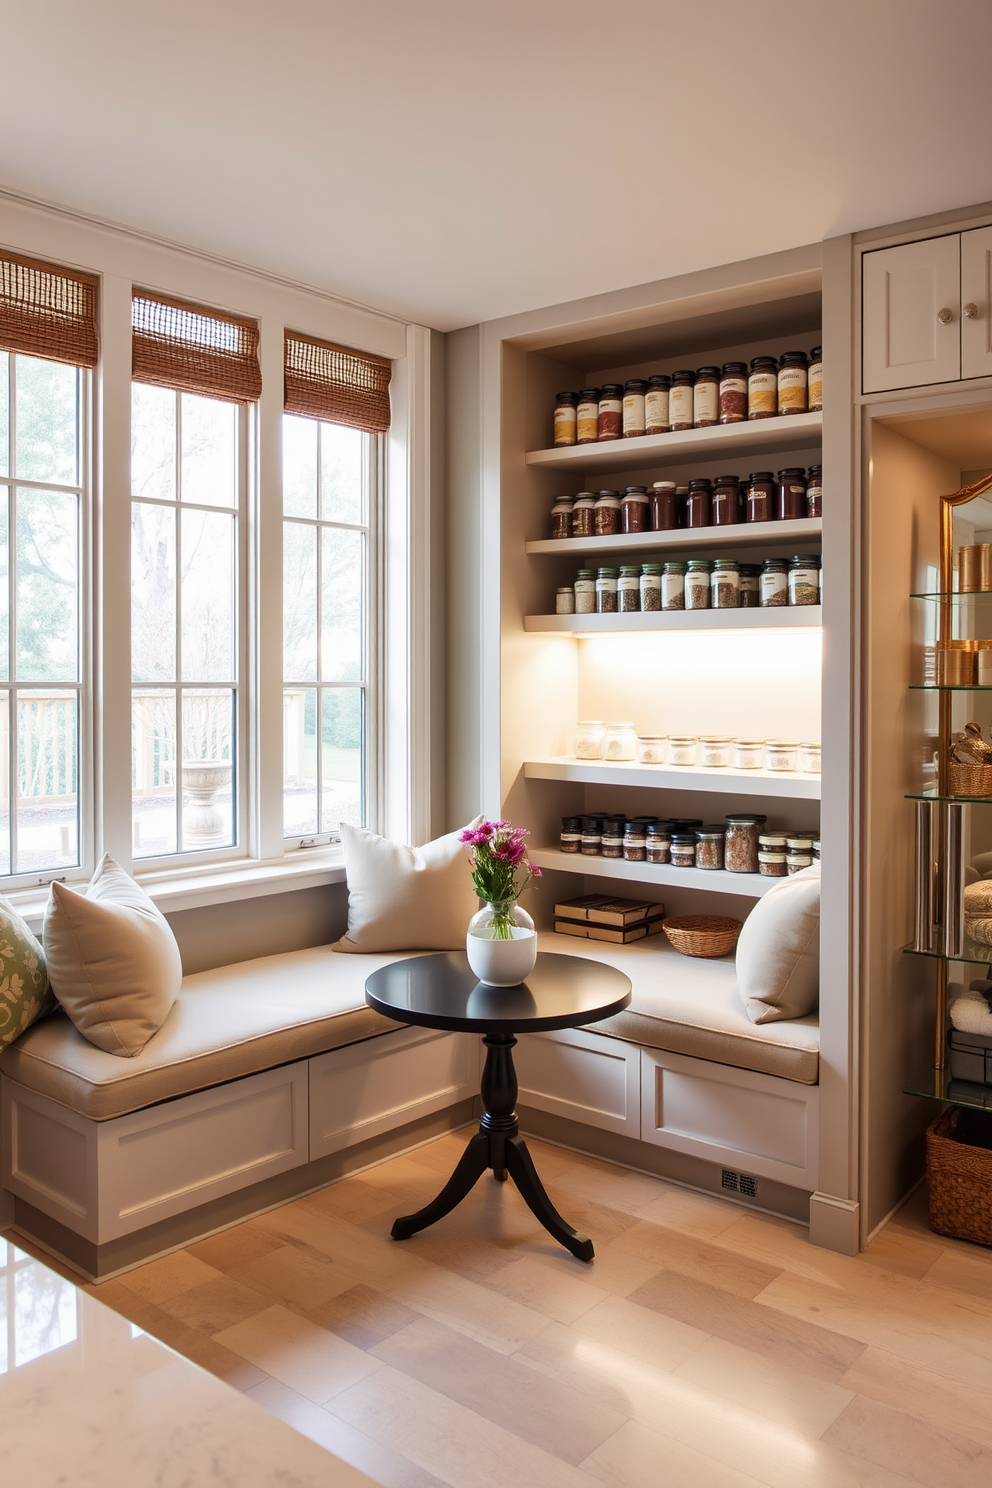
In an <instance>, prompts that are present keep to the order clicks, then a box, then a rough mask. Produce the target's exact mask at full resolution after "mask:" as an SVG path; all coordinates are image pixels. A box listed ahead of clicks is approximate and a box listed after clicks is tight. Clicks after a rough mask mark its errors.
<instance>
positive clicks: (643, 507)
mask: <svg viewBox="0 0 992 1488" xmlns="http://www.w3.org/2000/svg"><path fill="white" fill-rule="evenodd" d="M620 531H621V532H650V531H651V508H650V505H649V502H648V488H647V486H628V487H627V489H626V490H625V491H624V494H623V496H622V497H621V500H620Z"/></svg>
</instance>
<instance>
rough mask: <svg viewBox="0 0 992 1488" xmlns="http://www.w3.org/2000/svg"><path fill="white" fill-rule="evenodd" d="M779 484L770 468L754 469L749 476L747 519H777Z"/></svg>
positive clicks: (760, 520)
mask: <svg viewBox="0 0 992 1488" xmlns="http://www.w3.org/2000/svg"><path fill="white" fill-rule="evenodd" d="M777 495H778V486H777V485H776V483H775V479H774V477H773V476H772V473H771V471H770V470H752V471H751V474H750V475H749V476H748V478H747V513H746V515H745V521H748V522H773V521H774V520H775V507H776V504H777V502H776V497H777Z"/></svg>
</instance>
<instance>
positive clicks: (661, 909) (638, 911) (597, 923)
mask: <svg viewBox="0 0 992 1488" xmlns="http://www.w3.org/2000/svg"><path fill="white" fill-rule="evenodd" d="M664 914H665V906H664V905H663V904H648V903H647V902H646V901H644V900H640V899H615V898H613V897H612V895H609V894H583V895H582V896H581V898H579V899H565V900H563V901H562V902H561V903H560V904H556V905H555V931H556V932H557V934H559V935H578V936H580V937H581V938H582V939H583V940H608V941H611V942H612V943H613V944H614V945H629V944H630V942H631V941H633V940H643V939H644V938H645V936H647V935H658V934H659V933H660V931H661V922H662V919H663V918H664Z"/></svg>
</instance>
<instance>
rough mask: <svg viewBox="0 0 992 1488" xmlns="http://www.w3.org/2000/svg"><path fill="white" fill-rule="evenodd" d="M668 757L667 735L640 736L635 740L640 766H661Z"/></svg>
mask: <svg viewBox="0 0 992 1488" xmlns="http://www.w3.org/2000/svg"><path fill="white" fill-rule="evenodd" d="M667 756H668V735H667V734H641V735H640V737H639V738H638V740H637V758H638V761H639V763H640V764H642V765H663V764H664V763H665V760H666V758H667Z"/></svg>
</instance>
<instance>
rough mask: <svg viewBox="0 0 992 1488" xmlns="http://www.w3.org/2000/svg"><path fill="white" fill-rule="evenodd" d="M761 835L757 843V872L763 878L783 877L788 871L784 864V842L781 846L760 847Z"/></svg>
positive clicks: (762, 839)
mask: <svg viewBox="0 0 992 1488" xmlns="http://www.w3.org/2000/svg"><path fill="white" fill-rule="evenodd" d="M764 840H765V839H764V838H763V837H762V838H761V839H760V841H759V843H758V872H759V873H761V874H762V875H763V876H764V877H765V878H784V877H785V875H786V872H787V871H788V870H787V869H786V866H785V844H784V843H783V844H782V846H781V847H762V846H761V843H763V842H764Z"/></svg>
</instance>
